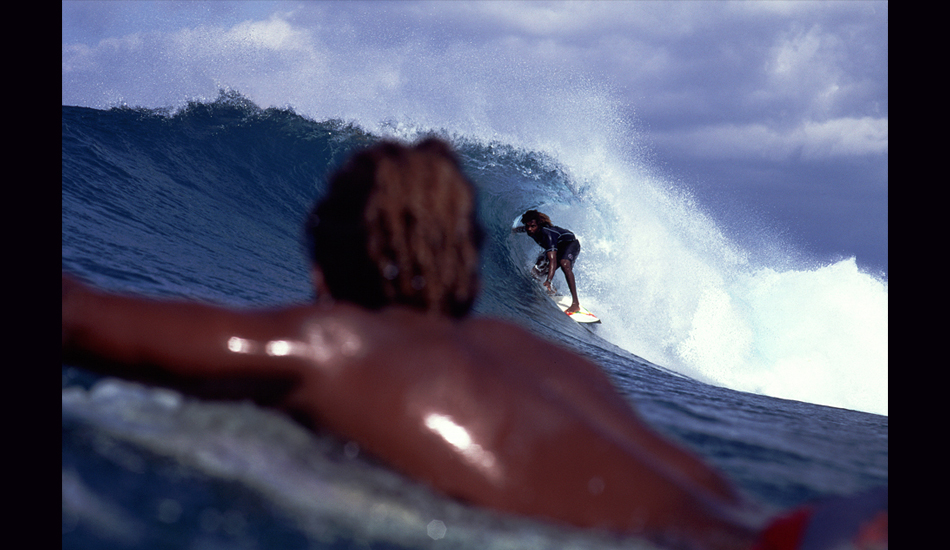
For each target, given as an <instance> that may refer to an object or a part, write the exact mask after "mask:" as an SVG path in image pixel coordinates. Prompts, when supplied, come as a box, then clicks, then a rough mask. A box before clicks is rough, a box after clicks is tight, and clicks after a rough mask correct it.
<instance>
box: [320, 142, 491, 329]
mask: <svg viewBox="0 0 950 550" xmlns="http://www.w3.org/2000/svg"><path fill="white" fill-rule="evenodd" d="M307 233H308V236H309V237H310V250H311V257H312V260H313V261H314V263H315V264H316V265H318V266H319V267H320V269H321V270H322V271H323V275H324V279H325V281H326V283H327V287H328V288H329V290H330V294H331V295H332V296H333V297H334V298H335V299H339V300H345V301H349V302H354V303H357V304H360V305H362V306H364V307H367V308H370V309H378V308H381V307H384V306H386V305H390V304H400V305H405V306H409V307H413V308H416V309H420V310H423V311H426V312H430V313H439V314H444V315H448V316H451V317H462V316H464V315H466V314H467V313H468V312H469V310H470V309H471V307H472V304H473V303H474V301H475V297H476V294H477V292H478V270H479V261H480V255H479V251H480V247H481V241H482V232H481V228H480V226H479V224H478V221H477V219H476V201H475V191H474V188H473V186H472V184H471V183H470V182H469V181H468V180H467V179H466V178H465V176H464V175H463V174H462V172H461V167H460V165H459V162H458V160H457V159H456V157H455V154H454V153H453V152H452V150H451V148H450V147H449V146H448V145H447V144H446V143H444V142H443V141H441V140H438V139H435V138H429V139H426V140H424V141H422V142H420V143H419V144H417V145H416V146H414V147H407V146H405V145H402V144H399V143H396V142H391V141H385V142H382V143H379V144H378V145H376V146H373V147H371V148H369V149H366V150H364V151H362V152H360V153H357V154H356V155H355V156H354V157H352V158H351V159H350V161H349V162H348V163H347V164H346V165H344V166H343V168H342V169H341V170H340V171H338V172H337V173H336V174H334V176H333V177H332V178H331V181H330V190H329V193H328V194H327V197H326V198H325V199H324V200H323V201H321V202H320V203H319V204H317V206H316V207H315V208H314V210H313V211H312V212H311V214H310V217H309V218H308V223H307Z"/></svg>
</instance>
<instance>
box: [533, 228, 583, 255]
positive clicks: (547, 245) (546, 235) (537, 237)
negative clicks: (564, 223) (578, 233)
mask: <svg viewBox="0 0 950 550" xmlns="http://www.w3.org/2000/svg"><path fill="white" fill-rule="evenodd" d="M531 238H532V239H534V242H536V243H538V244H539V245H541V248H543V249H544V250H545V252H550V251H551V250H558V249H560V248H563V247H564V245H566V244H568V243H572V242H574V241H576V240H577V237H575V236H574V234H573V233H571V232H570V231H568V230H567V229H564V228H563V227H557V226H556V225H551V226H548V227H542V228H540V230H539V231H538V232H537V233H535V234H534V236H532V237H531Z"/></svg>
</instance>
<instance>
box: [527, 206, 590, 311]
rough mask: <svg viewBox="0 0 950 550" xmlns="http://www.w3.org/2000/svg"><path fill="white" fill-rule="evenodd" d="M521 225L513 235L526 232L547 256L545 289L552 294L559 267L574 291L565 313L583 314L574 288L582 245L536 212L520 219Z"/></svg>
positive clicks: (571, 235)
mask: <svg viewBox="0 0 950 550" xmlns="http://www.w3.org/2000/svg"><path fill="white" fill-rule="evenodd" d="M521 223H522V224H524V225H521V226H518V227H516V228H514V230H513V231H519V232H520V231H524V232H525V233H527V234H528V236H529V237H531V238H532V239H534V242H536V243H538V246H540V247H541V248H543V249H544V251H545V254H546V255H547V265H548V272H547V278H546V279H545V281H544V288H546V289H547V290H548V292H549V293H551V294H553V293H554V289H553V288H551V281H552V280H553V279H554V272H555V271H557V268H558V267H560V268H561V271H562V272H564V279H566V280H567V287H568V288H569V289H570V290H571V305H570V307H568V308H567V310H566V311H565V313H567V314H568V315H570V314H571V313H576V312H578V311H580V308H581V304H580V301H579V300H578V299H577V285H575V284H574V261H575V260H577V255H578V254H580V253H581V242H580V241H579V240H577V237H575V236H574V233H572V232H571V231H569V230H567V229H564V228H563V227H558V226H556V225H554V224H553V223H551V218H549V217H548V216H547V214H542V213H541V212H538V211H537V210H528V211H527V212H525V213H524V215H522V216H521Z"/></svg>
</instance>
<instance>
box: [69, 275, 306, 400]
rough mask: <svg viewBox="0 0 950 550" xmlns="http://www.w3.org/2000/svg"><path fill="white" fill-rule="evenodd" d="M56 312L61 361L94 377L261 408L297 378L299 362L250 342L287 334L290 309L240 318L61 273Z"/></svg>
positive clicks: (224, 311) (239, 314)
mask: <svg viewBox="0 0 950 550" xmlns="http://www.w3.org/2000/svg"><path fill="white" fill-rule="evenodd" d="M62 314H63V318H62V331H63V332H62V345H63V347H62V351H63V361H64V362H68V363H74V364H77V365H81V366H84V367H87V368H90V369H91V370H94V371H96V372H99V373H101V374H111V375H116V376H121V377H124V378H130V379H136V380H141V381H145V382H149V383H156V384H161V385H166V386H171V387H175V388H178V389H181V390H183V391H186V392H189V393H194V394H198V395H202V396H207V397H221V398H235V399H240V398H250V399H255V400H257V401H260V402H265V403H267V402H276V401H279V400H280V399H282V398H283V396H284V395H285V394H286V392H287V391H290V390H291V389H292V388H293V387H294V385H295V384H296V383H297V381H298V380H299V373H300V368H301V367H302V361H301V360H300V359H299V358H297V357H294V356H274V355H268V354H267V353H263V352H262V348H263V346H261V345H256V344H257V343H260V342H268V341H273V340H276V339H279V337H280V333H281V332H287V331H288V330H290V328H291V327H292V326H293V323H292V321H293V319H292V318H293V317H294V316H295V315H294V312H293V311H292V310H283V311H280V312H254V313H245V312H239V311H234V310H229V309H225V308H221V307H216V306H211V305H205V304H198V303H188V302H173V301H160V300H150V299H143V298H136V297H129V296H119V295H114V294H108V293H104V292H100V291H97V290H94V289H92V288H90V287H88V286H86V285H84V284H82V283H79V282H78V281H75V280H73V279H71V278H69V277H67V276H65V275H64V276H63V298H62ZM288 321H290V322H288ZM298 326H299V323H298Z"/></svg>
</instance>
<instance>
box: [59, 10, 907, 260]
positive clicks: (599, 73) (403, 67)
mask: <svg viewBox="0 0 950 550" xmlns="http://www.w3.org/2000/svg"><path fill="white" fill-rule="evenodd" d="M62 15H63V19H62V25H63V26H62V48H63V49H62V53H63V63H62V93H63V96H62V101H63V104H64V105H82V106H89V107H97V108H107V107H110V106H114V105H118V104H128V105H132V106H145V107H168V106H178V105H181V104H182V103H183V102H184V101H186V100H188V99H212V98H214V97H215V96H216V95H217V91H218V90H219V89H221V88H228V89H233V90H237V91H239V92H241V93H242V94H244V95H245V96H247V97H248V98H250V99H251V100H253V101H254V102H256V103H257V104H258V105H260V106H262V107H268V106H278V107H292V108H294V109H295V110H296V111H297V112H298V113H300V114H303V115H305V116H309V117H311V118H314V119H317V120H323V119H326V118H330V117H337V118H344V119H348V120H355V121H357V122H360V123H361V124H364V125H368V126H372V123H373V122H381V121H384V120H400V119H403V118H408V119H409V120H412V121H413V122H415V123H417V124H421V125H431V126H435V127H447V128H450V129H453V130H457V131H460V132H463V133H467V134H474V135H476V136H482V137H484V136H488V137H491V136H496V137H497V136H505V137H508V136H515V137H517V136H518V135H520V134H529V133H534V134H541V133H544V132H546V131H555V132H559V133H560V134H561V135H564V134H570V132H571V131H572V129H571V128H570V125H567V127H560V128H555V129H553V130H552V129H551V128H549V127H546V126H544V124H543V123H542V122H541V119H544V118H551V117H549V116H548V115H549V114H550V113H549V111H547V110H558V111H559V112H563V111H565V110H569V111H577V113H578V115H577V116H578V120H586V121H598V120H609V121H613V120H619V121H621V122H620V123H619V124H622V125H623V126H624V127H625V129H626V131H627V133H628V134H629V135H635V136H636V145H635V147H637V148H640V149H642V150H645V151H647V153H646V156H647V157H649V159H650V162H651V163H652V164H653V166H654V167H655V169H656V170H657V171H659V172H662V173H663V174H665V176H666V177H668V178H669V179H670V180H671V181H675V182H677V183H678V184H679V185H682V186H684V187H687V188H689V189H690V190H692V192H693V193H694V194H695V195H696V196H697V197H698V198H699V200H700V201H701V202H702V203H703V204H705V205H707V206H708V208H710V209H711V210H712V211H714V212H716V213H717V215H718V216H719V217H720V218H721V219H722V222H723V224H724V225H725V226H727V227H728V228H729V229H730V230H732V231H733V232H735V233H736V234H737V235H741V233H742V230H743V229H742V228H743V227H744V224H755V225H758V226H761V225H765V226H768V227H769V228H770V229H771V230H774V231H776V232H778V233H781V234H783V235H784V236H785V237H786V238H787V239H788V241H789V242H791V243H794V244H795V245H796V246H799V247H801V248H802V249H803V250H805V251H807V252H808V253H809V254H811V255H814V257H815V258H817V259H819V260H825V259H826V260H832V259H837V258H839V257H841V256H845V257H848V256H855V257H856V258H857V261H858V264H859V265H860V266H862V267H864V268H865V269H867V270H869V271H870V272H872V273H880V272H885V273H886V271H887V246H888V239H887V210H888V207H887V187H888V179H887V167H888V163H887V157H888V122H887V121H888V100H887V98H888V88H887V76H888V69H887V64H888V45H887V34H888V4H887V2H878V1H856V0H848V1H844V2H817V1H794V2H782V1H751V2H729V1H712V0H703V1H696V2H691V1H672V2H661V1H635V2H622V1H618V0H611V1H592V2H567V1H554V2H515V1H501V0H494V1H487V0H481V1H473V2H462V1H455V0H453V1H447V2H439V1H433V0H427V1H408V0H407V1H382V2H353V1H347V2H343V1H339V2H336V1H319V2H253V1H238V2H229V1H222V0H215V1H206V2H205V1H186V2H154V1H136V2H115V1H104V2H96V1H83V0H65V1H63V3H62ZM539 90H540V92H539ZM578 90H582V93H580V92H578ZM538 97H557V98H558V101H556V102H552V103H551V104H550V105H545V104H539V102H538V101H537V98H538ZM542 103H543V102H542ZM546 109H547V110H546ZM531 110H534V111H536V113H537V114H536V116H535V118H534V119H532V117H530V116H524V115H523V113H524V112H525V111H531ZM513 114H517V116H514V115H513ZM526 121H527V122H526ZM611 124H613V123H611ZM588 131H589V130H588ZM579 137H580V136H579ZM563 139H567V137H564V138H563ZM641 153H642V151H641Z"/></svg>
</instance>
